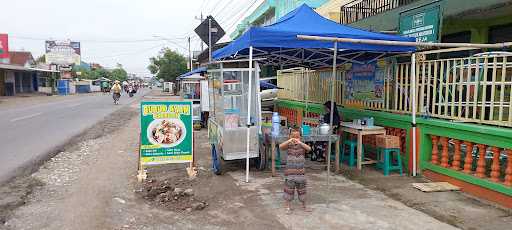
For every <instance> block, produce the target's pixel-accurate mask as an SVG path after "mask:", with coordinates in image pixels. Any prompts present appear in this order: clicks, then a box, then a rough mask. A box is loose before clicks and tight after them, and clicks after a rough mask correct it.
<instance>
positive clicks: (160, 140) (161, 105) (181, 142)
mask: <svg viewBox="0 0 512 230" xmlns="http://www.w3.org/2000/svg"><path fill="white" fill-rule="evenodd" d="M140 117H141V132H140V135H141V136H140V140H141V141H140V163H141V164H142V165H156V164H167V163H185V162H192V154H193V148H192V143H193V130H192V102H191V101H143V102H141V116H140Z"/></svg>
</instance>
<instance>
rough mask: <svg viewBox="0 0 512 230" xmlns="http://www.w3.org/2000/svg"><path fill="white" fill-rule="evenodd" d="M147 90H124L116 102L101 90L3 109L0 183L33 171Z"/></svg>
mask: <svg viewBox="0 0 512 230" xmlns="http://www.w3.org/2000/svg"><path fill="white" fill-rule="evenodd" d="M146 92H148V90H145V91H140V92H138V93H137V94H135V96H134V97H132V98H129V97H128V96H127V95H126V94H123V95H122V96H121V99H120V104H119V105H114V104H113V100H112V95H110V94H109V95H100V94H98V95H94V96H78V97H70V99H66V100H61V101H53V102H51V101H50V102H47V103H41V104H36V105H33V104H32V105H26V106H24V105H23V104H21V105H19V106H16V107H15V108H10V109H5V110H3V109H1V110H0V184H1V183H3V182H6V181H7V180H9V179H11V178H13V177H14V176H17V175H20V174H22V173H25V172H28V171H31V170H32V169H33V167H34V166H38V163H39V162H41V161H42V160H44V159H46V158H47V157H48V155H49V154H51V153H54V152H55V151H57V150H58V148H59V147H60V146H62V145H64V144H66V143H67V142H69V141H70V139H72V138H73V137H75V136H77V135H79V134H80V133H82V132H83V131H85V130H86V129H87V128H89V127H91V126H93V125H94V124H96V123H97V122H99V121H101V120H102V119H104V118H105V117H106V116H108V115H109V114H111V113H113V112H114V111H116V110H118V109H120V108H122V107H123V106H126V105H128V104H131V103H132V102H134V101H137V100H140V99H141V98H142V96H143V94H145V93H146Z"/></svg>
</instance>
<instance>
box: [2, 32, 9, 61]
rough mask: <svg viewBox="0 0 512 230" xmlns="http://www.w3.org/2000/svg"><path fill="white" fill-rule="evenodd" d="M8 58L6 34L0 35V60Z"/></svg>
mask: <svg viewBox="0 0 512 230" xmlns="http://www.w3.org/2000/svg"><path fill="white" fill-rule="evenodd" d="M7 58H9V38H8V36H7V34H0V59H7Z"/></svg>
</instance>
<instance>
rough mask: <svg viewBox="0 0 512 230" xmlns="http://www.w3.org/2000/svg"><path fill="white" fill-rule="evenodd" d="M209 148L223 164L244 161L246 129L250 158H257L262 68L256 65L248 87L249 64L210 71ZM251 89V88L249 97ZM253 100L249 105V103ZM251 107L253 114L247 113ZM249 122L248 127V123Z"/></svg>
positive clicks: (218, 65) (221, 66)
mask: <svg viewBox="0 0 512 230" xmlns="http://www.w3.org/2000/svg"><path fill="white" fill-rule="evenodd" d="M208 76H209V79H208V80H209V84H208V85H209V94H210V95H209V96H210V119H209V122H208V134H209V141H210V144H212V145H213V148H215V149H216V154H218V155H220V157H222V160H235V159H245V157H246V148H247V128H249V136H250V138H249V139H250V142H249V149H250V150H249V152H250V157H251V158H254V157H258V156H259V155H258V154H259V151H258V131H259V130H260V121H261V111H260V110H261V105H260V100H259V66H258V64H257V62H254V65H253V72H252V79H251V84H250V86H249V67H248V62H247V61H246V62H235V63H215V64H211V65H210V66H209V67H208ZM249 87H251V92H250V97H249ZM249 99H250V102H249V101H248V100H249ZM248 103H249V104H250V106H251V107H250V113H249V111H248ZM247 118H249V121H250V122H249V123H250V124H249V126H248V122H247V121H248V119H247Z"/></svg>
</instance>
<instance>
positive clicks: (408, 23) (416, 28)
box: [399, 4, 441, 42]
mask: <svg viewBox="0 0 512 230" xmlns="http://www.w3.org/2000/svg"><path fill="white" fill-rule="evenodd" d="M440 18H441V6H440V5H439V4H428V5H425V6H422V7H419V8H414V9H412V10H409V11H405V12H402V13H400V21H399V32H400V35H403V36H406V37H413V38H416V41H418V42H439V25H440Z"/></svg>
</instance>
